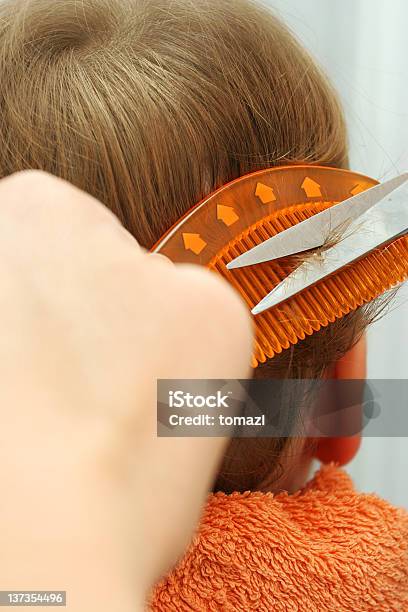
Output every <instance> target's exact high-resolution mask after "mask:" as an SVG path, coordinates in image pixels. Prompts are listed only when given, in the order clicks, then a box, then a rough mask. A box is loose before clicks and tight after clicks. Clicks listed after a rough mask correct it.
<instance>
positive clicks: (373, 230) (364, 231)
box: [252, 182, 408, 314]
mask: <svg viewBox="0 0 408 612" xmlns="http://www.w3.org/2000/svg"><path fill="white" fill-rule="evenodd" d="M407 233H408V183H407V182H405V183H404V184H403V185H402V186H400V187H399V188H397V189H395V190H393V192H392V193H391V194H390V195H388V197H386V198H383V199H382V200H381V201H380V202H379V203H378V204H376V205H375V206H373V207H371V208H370V209H369V210H368V211H366V212H365V213H364V214H363V215H361V216H360V217H358V218H357V219H355V220H354V221H353V222H352V223H351V224H350V225H349V226H348V228H347V235H345V236H344V237H343V238H341V239H340V241H339V242H338V243H337V244H336V245H335V246H333V247H331V248H329V249H327V251H325V252H324V253H320V254H318V253H315V254H313V255H312V256H311V257H310V258H309V259H308V260H307V261H305V262H304V263H302V264H301V265H300V266H299V267H298V268H297V269H296V270H295V271H294V272H292V273H291V274H289V275H288V276H287V277H286V278H285V279H284V280H283V281H281V282H280V283H279V284H278V285H277V286H276V287H275V288H274V289H273V290H272V291H271V292H270V293H269V294H268V295H267V296H266V297H264V298H263V299H262V300H261V301H260V302H258V304H257V305H256V306H255V307H254V308H253V309H252V314H259V313H261V312H264V311H265V310H268V309H269V308H272V307H273V306H276V305H277V304H280V303H281V302H283V301H284V300H287V299H288V298H290V297H292V296H294V295H296V294H297V293H299V292H300V291H303V290H304V289H306V288H307V287H310V286H312V285H314V284H315V283H317V282H318V281H320V280H322V279H323V278H325V277H327V276H329V275H330V274H332V273H333V272H336V271H337V270H339V269H341V268H343V267H344V266H345V265H347V264H349V263H352V262H353V261H355V260H357V259H360V257H363V256H364V255H366V254H367V253H370V252H371V251H373V250H374V249H376V248H378V247H380V246H381V245H383V244H385V243H387V242H389V241H390V240H393V239H395V238H397V237H398V236H402V235H404V234H407Z"/></svg>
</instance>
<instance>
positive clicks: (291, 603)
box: [150, 465, 408, 612]
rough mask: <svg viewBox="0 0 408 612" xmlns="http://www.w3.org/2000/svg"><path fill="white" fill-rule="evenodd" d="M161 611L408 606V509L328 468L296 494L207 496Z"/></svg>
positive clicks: (385, 610)
mask: <svg viewBox="0 0 408 612" xmlns="http://www.w3.org/2000/svg"><path fill="white" fill-rule="evenodd" d="M150 609H151V610H155V611H160V612H162V611H163V612H164V611H165V612H183V611H187V610H188V611H189V612H191V611H205V610H217V611H223V612H232V611H243V612H249V611H251V610H261V611H265V612H271V611H277V612H280V611H285V612H286V611H299V612H312V611H318V612H324V611H329V610H330V611H331V610H332V611H333V612H334V611H335V612H341V611H345V610H347V611H349V612H360V611H364V612H366V611H368V610H369V611H373V612H374V611H375V612H380V611H381V612H391V611H394V610H402V611H404V612H406V611H408V513H407V512H406V511H405V510H403V509H401V508H395V507H393V506H391V505H390V504H389V503H387V502H386V501H384V500H382V499H380V498H379V497H377V496H376V495H371V494H370V495H368V494H360V493H357V492H355V491H354V489H353V485H352V482H351V480H350V478H349V476H348V475H347V474H346V473H345V472H344V471H343V470H340V469H338V468H336V467H335V466H333V465H330V466H325V467H323V468H322V469H321V470H320V471H319V472H318V473H317V474H316V476H315V478H314V479H313V480H312V481H311V482H310V483H308V485H307V486H306V487H305V488H304V489H302V491H299V492H298V493H296V494H295V495H288V494H286V493H280V494H278V495H273V494H272V493H260V492H248V493H242V494H241V493H233V494H232V495H225V494H224V493H217V494H215V495H210V497H209V500H208V503H207V505H206V508H205V511H204V515H203V518H202V521H201V524H200V527H199V530H198V533H197V535H196V537H195V539H194V541H193V543H192V545H191V547H190V549H189V551H188V552H187V553H186V555H185V556H184V558H183V559H182V560H181V562H180V563H179V564H178V566H177V567H176V568H175V570H174V571H173V572H172V573H171V574H170V575H169V576H167V578H166V579H165V580H163V581H162V582H161V583H160V584H158V585H157V586H156V588H155V590H154V592H153V596H152V601H151V604H150Z"/></svg>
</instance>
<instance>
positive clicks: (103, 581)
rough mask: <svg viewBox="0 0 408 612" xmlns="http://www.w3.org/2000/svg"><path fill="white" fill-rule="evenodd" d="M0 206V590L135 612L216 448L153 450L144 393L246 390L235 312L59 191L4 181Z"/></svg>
mask: <svg viewBox="0 0 408 612" xmlns="http://www.w3.org/2000/svg"><path fill="white" fill-rule="evenodd" d="M0 202H1V206H0V277H1V279H2V280H1V285H0V315H1V343H0V368H1V369H0V371H1V385H0V419H1V425H0V482H1V484H2V503H1V505H0V540H1V547H0V550H1V552H0V576H1V579H0V585H2V586H0V588H3V589H5V588H7V589H13V588H16V589H24V590H29V589H33V590H37V589H48V590H49V589H65V590H66V591H67V597H68V601H69V605H70V609H72V610H79V609H81V610H82V609H83V610H85V609H87V610H91V609H92V610H97V609H98V610H104V609H107V610H108V609H109V610H112V609H121V610H127V609H129V610H130V609H132V610H135V605H136V603H135V602H136V598H137V597H139V601H138V605H140V606H142V593H143V592H145V591H146V589H148V588H149V586H150V585H151V584H152V582H153V581H154V580H156V579H157V578H158V577H159V576H160V574H161V573H162V572H163V571H165V570H167V569H168V568H169V565H170V564H171V563H173V562H174V561H175V559H176V558H177V556H178V555H179V554H181V553H182V551H183V549H184V547H185V545H186V543H187V542H188V539H189V537H190V536H191V532H192V529H193V528H194V525H195V524H196V521H197V519H198V517H199V512H200V508H201V505H202V502H203V500H204V497H205V494H206V491H207V490H208V486H209V483H210V481H211V478H212V475H213V473H214V470H215V469H216V467H217V462H218V461H219V458H220V454H221V453H222V450H223V448H224V444H225V441H224V440H220V439H217V438H214V439H208V438H205V439H204V438H192V439H187V438H184V439H182V438H180V439H176V438H173V439H170V438H157V437H156V379H157V378H238V377H241V378H242V377H245V376H246V375H247V374H248V372H249V362H250V353H251V326H250V322H249V316H248V314H247V309H246V307H245V306H244V305H243V303H242V302H241V300H240V298H239V297H238V296H237V295H236V294H235V293H234V292H233V290H232V289H231V288H230V287H229V286H228V285H227V284H226V283H224V282H223V281H222V280H221V279H219V278H218V277H216V276H215V275H214V274H212V273H210V272H208V271H206V270H204V269H202V268H199V267H195V266H187V265H183V266H175V265H173V264H171V263H170V262H169V261H168V260H166V259H165V258H163V257H162V256H158V255H151V254H146V253H145V252H144V251H143V250H142V249H141V248H140V247H139V245H138V244H137V243H136V242H135V240H134V239H133V238H132V237H131V236H130V235H129V234H128V233H127V232H126V231H125V229H124V228H123V227H122V226H121V225H120V223H119V222H118V220H117V219H116V218H115V217H114V216H113V215H112V214H111V213H110V212H109V211H108V210H107V209H106V208H105V207H103V206H102V205H101V204H100V203H99V202H97V201H96V200H94V199H93V198H92V197H90V196H88V195H86V194H85V193H83V192H80V191H79V190H77V189H75V188H74V187H72V186H71V185H69V184H67V183H65V182H63V181H61V180H59V179H56V178H54V177H51V176H48V175H46V174H43V173H41V172H33V171H30V172H25V173H21V174H19V175H14V176H12V177H10V178H7V179H4V180H2V181H0Z"/></svg>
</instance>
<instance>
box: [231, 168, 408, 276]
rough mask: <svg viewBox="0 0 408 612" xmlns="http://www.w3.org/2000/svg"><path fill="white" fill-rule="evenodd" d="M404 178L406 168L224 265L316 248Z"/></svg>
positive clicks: (237, 265)
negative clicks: (399, 173)
mask: <svg viewBox="0 0 408 612" xmlns="http://www.w3.org/2000/svg"><path fill="white" fill-rule="evenodd" d="M407 181H408V172H404V173H403V174H401V175H399V176H397V177H395V178H393V179H391V180H389V181H385V182H384V183H381V184H380V185H376V186H375V187H371V188H370V189H367V190H366V191H363V192H362V193H358V194H357V195H355V196H353V197H352V198H348V199H347V200H344V201H343V202H340V203H339V204H336V205H335V206H331V207H330V208H328V209H326V210H323V211H322V212H320V213H317V214H316V215H313V217H310V218H309V219H305V220H304V221H301V222H300V223H297V224H296V225H294V226H293V227H290V228H288V229H287V230H284V231H283V232H280V233H279V234H277V235H276V236H273V237H272V238H269V239H268V240H265V242H262V243H261V244H258V245H257V246H255V247H253V248H252V249H250V250H249V251H246V252H245V253H243V254H242V255H239V256H238V257H236V258H235V259H233V260H232V261H230V262H229V263H228V264H227V268H228V269H233V268H242V267H243V266H252V265H254V264H258V263H262V262H264V261H271V260H273V259H278V258H279V257H287V256H288V255H293V254H294V253H301V252H302V251H307V250H309V249H316V248H318V247H320V246H322V244H324V243H325V241H326V240H327V238H328V237H329V236H330V234H331V233H332V232H334V231H336V228H341V227H342V225H344V224H345V223H347V222H348V221H349V220H350V219H354V218H356V217H358V216H360V215H362V214H363V213H365V212H366V211H367V210H369V209H370V208H371V207H372V206H375V205H376V204H378V202H380V201H381V200H382V199H383V198H385V197H387V196H388V195H389V194H390V193H392V192H393V191H394V190H395V189H398V188H399V187H400V186H401V185H403V184H404V183H406V182H407Z"/></svg>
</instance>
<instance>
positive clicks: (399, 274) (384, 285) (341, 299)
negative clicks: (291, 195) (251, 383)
mask: <svg viewBox="0 0 408 612" xmlns="http://www.w3.org/2000/svg"><path fill="white" fill-rule="evenodd" d="M332 204H333V202H312V203H306V204H301V205H297V206H292V207H290V208H286V209H282V210H280V211H278V212H276V213H274V214H273V215H270V216H269V217H266V218H265V219H262V220H260V221H258V222H257V223H256V224H255V225H253V226H252V227H250V228H249V229H248V230H246V231H245V232H243V233H242V234H241V235H240V236H237V237H236V238H234V239H233V240H231V241H230V242H229V244H228V245H227V246H226V247H225V248H224V249H223V250H222V251H221V252H220V253H219V254H218V255H217V256H216V257H214V258H213V259H212V260H211V262H210V263H209V266H208V267H209V268H210V269H213V270H215V271H216V272H217V273H219V274H221V275H222V276H223V277H224V278H226V279H227V280H228V282H229V283H231V284H232V285H233V286H234V287H235V288H236V289H237V290H238V291H239V293H240V294H241V295H242V296H243V298H244V299H245V301H246V302H247V304H248V306H249V307H250V309H252V308H253V307H254V306H255V304H257V303H258V302H259V301H260V300H261V299H262V298H263V297H264V296H265V295H266V294H267V293H269V292H270V291H271V290H272V289H273V288H274V287H275V286H276V285H277V284H278V283H279V282H280V281H281V280H283V279H284V278H285V277H286V276H287V275H288V274H289V273H290V272H291V271H292V270H293V269H294V268H295V267H296V265H297V264H293V258H289V257H288V258H284V259H281V260H279V261H276V260H274V261H270V262H265V263H262V264H257V265H256V266H248V267H246V268H237V269H233V270H228V269H227V267H226V266H227V264H228V263H229V262H230V261H231V260H232V259H234V258H235V257H237V256H238V255H241V254H242V253H244V252H245V251H248V249H250V248H252V247H254V246H256V245H257V244H260V243H261V242H263V241H264V240H266V239H267V238H270V237H271V236H274V235H275V234H278V233H279V232H281V231H283V230H284V229H287V228H288V227H291V226H292V225H295V224H296V223H298V222H299V221H303V220H304V219H307V218H309V217H311V216H312V215H314V214H316V213H318V212H320V211H322V210H325V209H326V208H327V207H329V206H331V205H332ZM407 276H408V237H407V236H403V237H401V238H399V239H398V240H396V241H394V242H393V243H391V244H389V245H388V246H386V247H382V248H381V249H378V250H376V251H373V252H372V253H370V254H369V255H367V256H365V257H363V258H362V259H360V260H359V261H357V262H354V263H353V265H351V266H347V267H346V268H344V269H342V270H340V271H338V272H336V273H335V274H333V275H332V276H330V277H329V278H326V279H324V280H322V281H320V282H319V283H317V284H316V285H314V286H313V287H309V288H308V289H306V290H305V291H303V292H301V293H300V294H298V295H296V296H294V297H292V298H290V299H288V300H286V301H285V302H283V303H282V304H280V305H278V306H276V307H275V308H272V309H270V310H268V311H266V312H264V313H262V314H260V315H257V316H256V317H255V327H256V339H255V347H254V353H253V357H252V365H253V367H256V366H257V365H258V364H259V363H264V362H265V361H266V360H267V359H268V358H269V359H270V358H272V357H273V356H274V355H276V354H278V353H280V352H282V350H284V349H286V348H288V347H289V346H290V345H294V344H297V342H298V341H299V340H303V339H304V338H305V337H306V336H309V335H311V334H312V333H314V332H316V331H318V330H319V329H321V328H322V327H325V326H327V325H328V324H329V323H330V322H333V321H334V320H335V319H338V318H340V317H342V316H344V315H345V314H347V313H349V312H351V311H352V310H355V309H356V308H358V307H359V306H361V305H362V304H364V303H367V302H370V301H371V300H373V299H375V298H376V297H378V296H379V295H381V294H382V293H384V292H385V291H387V290H388V289H391V288H392V287H393V286H395V285H396V284H397V283H400V282H402V281H403V280H405V279H406V278H407Z"/></svg>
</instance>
